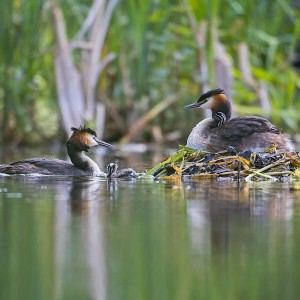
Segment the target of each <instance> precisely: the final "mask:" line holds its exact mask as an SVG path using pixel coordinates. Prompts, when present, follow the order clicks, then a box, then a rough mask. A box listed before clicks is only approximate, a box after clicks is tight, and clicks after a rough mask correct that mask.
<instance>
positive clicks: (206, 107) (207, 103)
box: [201, 98, 212, 109]
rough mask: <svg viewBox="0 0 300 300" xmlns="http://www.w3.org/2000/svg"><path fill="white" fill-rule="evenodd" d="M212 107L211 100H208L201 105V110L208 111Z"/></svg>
mask: <svg viewBox="0 0 300 300" xmlns="http://www.w3.org/2000/svg"><path fill="white" fill-rule="evenodd" d="M211 107H212V99H211V98H210V99H208V101H207V102H205V103H204V104H202V105H201V108H204V109H210V108H211Z"/></svg>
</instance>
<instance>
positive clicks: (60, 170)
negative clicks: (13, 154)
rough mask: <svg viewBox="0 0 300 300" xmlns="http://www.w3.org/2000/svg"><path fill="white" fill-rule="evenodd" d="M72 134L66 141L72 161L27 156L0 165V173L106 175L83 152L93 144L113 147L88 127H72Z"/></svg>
mask: <svg viewBox="0 0 300 300" xmlns="http://www.w3.org/2000/svg"><path fill="white" fill-rule="evenodd" d="M71 130H72V134H71V136H70V138H69V139H68V140H67V142H66V146H67V152H68V155H69V157H70V159H71V162H72V163H69V162H67V161H64V160H60V159H48V158H28V159H23V160H19V161H17V162H14V163H11V164H8V165H0V173H5V174H10V175H16V174H42V175H68V176H106V174H105V173H103V172H101V171H100V168H99V167H98V165H97V164H96V163H95V162H94V161H93V160H92V159H91V158H89V157H88V156H87V155H85V152H88V150H89V149H90V148H91V147H94V146H98V145H101V146H104V147H110V148H114V146H113V145H110V144H108V143H106V142H103V141H101V140H99V139H98V138H97V135H96V132H95V131H93V130H91V129H90V128H86V127H82V126H80V127H79V128H75V127H72V128H71Z"/></svg>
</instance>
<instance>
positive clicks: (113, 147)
mask: <svg viewBox="0 0 300 300" xmlns="http://www.w3.org/2000/svg"><path fill="white" fill-rule="evenodd" d="M94 139H95V141H96V142H97V143H98V145H100V146H103V147H108V148H111V149H116V147H115V146H113V145H111V144H109V143H106V142H103V141H101V140H99V139H98V138H94Z"/></svg>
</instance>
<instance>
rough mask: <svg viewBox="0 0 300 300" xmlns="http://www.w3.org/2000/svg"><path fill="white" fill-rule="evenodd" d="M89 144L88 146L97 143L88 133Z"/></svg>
mask: <svg viewBox="0 0 300 300" xmlns="http://www.w3.org/2000/svg"><path fill="white" fill-rule="evenodd" d="M89 145H90V147H92V146H97V145H98V143H97V142H96V141H95V140H94V137H93V136H92V135H89Z"/></svg>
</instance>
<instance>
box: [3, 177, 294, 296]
mask: <svg viewBox="0 0 300 300" xmlns="http://www.w3.org/2000/svg"><path fill="white" fill-rule="evenodd" d="M299 196H300V184H299V183H297V182H296V183H284V184H279V183H253V184H241V185H240V188H237V183H236V182H217V181H203V182H193V181H186V182H163V181H159V182H155V181H148V180H141V179H139V180H132V181H120V180H118V181H112V182H107V181H106V180H105V179H98V178H65V177H60V178H59V177H29V176H27V177H25V176H16V177H0V224H1V227H0V263H1V268H0V285H1V286H0V299H199V298H204V299H241V298H242V299H268V298H271V297H272V299H297V298H298V296H299V295H300V287H299V285H298V278H299V275H300V266H299V265H298V263H297V262H298V261H299V259H300V226H299V225H300V218H299V217H300V209H299V207H300V205H299V203H300V202H299Z"/></svg>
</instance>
